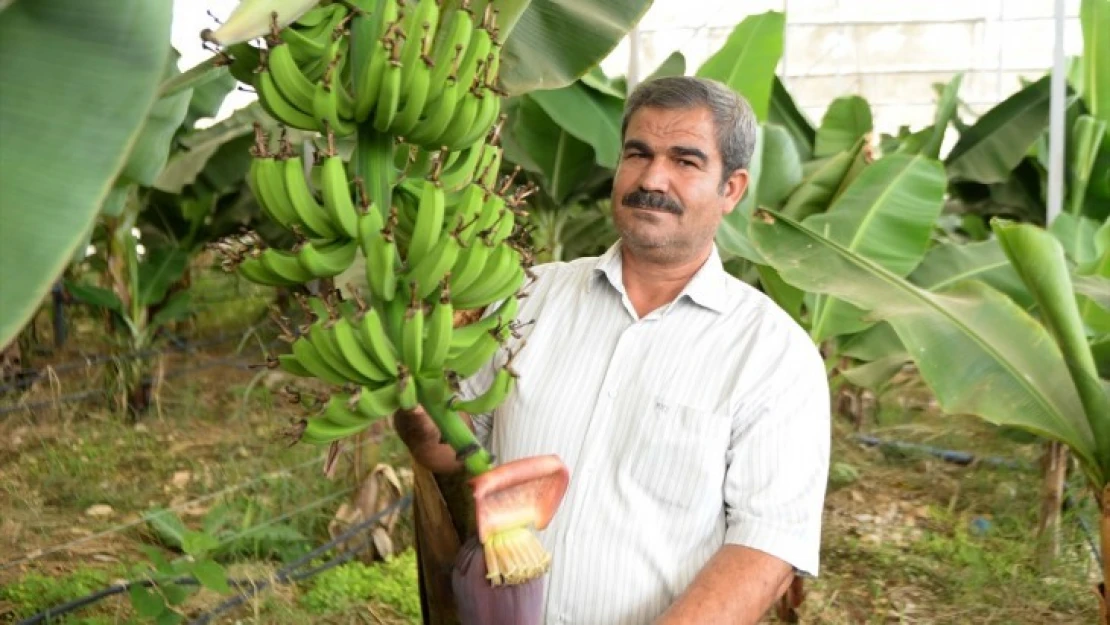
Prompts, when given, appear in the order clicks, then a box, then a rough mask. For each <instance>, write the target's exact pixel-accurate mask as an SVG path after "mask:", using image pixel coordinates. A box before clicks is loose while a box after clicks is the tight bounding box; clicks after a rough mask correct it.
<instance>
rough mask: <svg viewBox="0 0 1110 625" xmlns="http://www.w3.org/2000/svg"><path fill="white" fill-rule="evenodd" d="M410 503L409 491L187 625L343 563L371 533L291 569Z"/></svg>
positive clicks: (205, 620) (203, 622)
mask: <svg viewBox="0 0 1110 625" xmlns="http://www.w3.org/2000/svg"><path fill="white" fill-rule="evenodd" d="M411 503H412V495H411V494H410V495H405V496H404V497H402V498H401V499H398V500H397V501H395V502H393V503H392V504H390V505H389V507H387V508H386V509H384V510H382V511H381V512H379V513H378V514H376V515H374V516H373V517H371V518H370V519H368V520H366V521H363V522H361V523H358V524H357V525H354V526H352V527H351V528H349V529H348V530H347V531H345V532H343V533H342V534H340V535H339V536H337V537H335V538H334V539H332V540H331V541H329V542H328V543H325V544H323V545H321V546H319V547H317V548H316V549H314V550H312V551H310V552H309V553H307V554H305V555H303V556H301V557H300V558H298V559H297V560H296V561H295V562H292V563H290V564H288V565H286V566H284V567H282V568H280V569H278V571H277V573H275V574H274V576H273V578H272V579H268V580H264V581H262V582H261V583H259V584H258V585H257V586H252V587H251V588H250V590H249V591H248V592H246V593H243V594H239V595H236V596H234V597H232V598H230V599H228V600H227V601H224V602H223V603H221V604H220V605H218V606H216V607H214V608H212V609H211V610H209V611H208V612H205V613H204V614H201V615H200V616H198V617H196V618H195V619H193V620H191V621H189V625H207V623H210V622H211V621H212V619H214V618H216V617H217V616H219V615H220V614H223V613H224V612H227V611H228V610H231V609H234V608H236V607H238V606H240V605H242V604H244V603H246V602H247V601H248V600H250V599H251V598H253V597H254V596H255V595H257V594H258V593H259V592H261V591H263V590H266V589H267V588H269V587H270V584H271V583H273V581H276V582H277V583H279V584H283V585H284V584H289V583H291V582H297V581H300V580H303V579H308V578H309V577H312V576H314V575H318V574H320V573H323V572H324V571H326V570H328V569H331V568H335V567H337V566H339V565H340V564H343V563H345V562H347V561H348V560H350V559H351V558H353V557H355V555H356V554H358V553H359V552H361V551H362V550H364V549H366V548H367V547H369V546H370V545H371V544H372V543H373V537H372V536H371V537H368V538H365V539H364V540H363V541H362V542H360V543H358V544H357V545H356V546H354V547H352V548H350V549H347V550H345V551H343V552H341V553H340V554H339V555H337V556H335V557H334V558H332V559H331V560H328V561H327V562H325V563H323V564H321V565H319V566H316V567H313V568H311V569H307V570H304V571H299V572H294V570H295V569H296V568H298V567H299V566H301V565H303V564H305V563H307V562H309V561H310V560H312V558H315V557H316V556H318V555H320V554H321V553H324V552H325V551H327V550H328V549H331V548H332V547H334V546H335V545H337V544H339V543H341V542H343V541H344V540H347V539H348V538H350V537H351V536H354V535H355V534H357V533H358V532H360V531H362V530H364V529H366V528H368V527H370V525H372V524H373V523H374V522H376V521H377V520H378V519H380V518H381V517H383V516H385V515H386V514H388V513H389V512H391V511H392V510H393V509H394V508H396V509H404V508H408V506H409V504H411Z"/></svg>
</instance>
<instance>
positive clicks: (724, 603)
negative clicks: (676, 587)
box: [654, 545, 794, 625]
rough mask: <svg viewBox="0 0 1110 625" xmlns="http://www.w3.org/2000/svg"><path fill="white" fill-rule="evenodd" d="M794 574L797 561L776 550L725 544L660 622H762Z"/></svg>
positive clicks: (678, 624) (738, 624) (657, 624)
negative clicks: (780, 555)
mask: <svg viewBox="0 0 1110 625" xmlns="http://www.w3.org/2000/svg"><path fill="white" fill-rule="evenodd" d="M793 578H794V569H793V567H791V566H790V565H789V564H787V563H786V562H783V561H782V560H780V559H778V558H776V557H774V556H771V555H768V554H767V553H764V552H762V551H760V550H758V549H752V548H750V547H744V546H742V545H724V546H722V547H721V549H720V551H718V552H717V553H716V554H715V555H714V556H713V557H712V558H711V559H710V560H709V562H707V563H706V564H705V567H703V568H702V570H701V571H700V572H699V573H698V575H697V577H695V578H694V581H693V582H692V583H691V584H690V586H689V587H688V588H687V589H686V592H684V593H683V594H682V596H681V597H679V599H678V600H677V601H675V602H674V603H673V604H672V605H671V607H670V608H668V609H667V611H666V612H664V613H663V614H662V615H660V616H659V618H658V619H657V620H656V621H655V623H654V625H694V624H697V625H717V624H718V623H719V624H720V625H749V624H752V623H757V622H758V621H759V620H760V619H761V618H763V615H764V614H765V613H766V612H767V610H769V609H770V608H771V606H772V605H774V603H775V600H776V599H778V598H779V597H780V596H782V593H783V592H785V591H786V588H787V586H788V585H789V584H790V582H791V581H792V580H793Z"/></svg>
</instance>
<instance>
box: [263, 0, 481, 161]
mask: <svg viewBox="0 0 1110 625" xmlns="http://www.w3.org/2000/svg"><path fill="white" fill-rule="evenodd" d="M495 22H496V12H495V11H493V10H492V8H491V6H487V7H486V10H485V11H484V13H483V15H482V16H481V18H480V19H479V18H477V16H475V15H474V14H473V12H472V11H471V10H470V8H469V6H468V5H467V3H466V2H464V3H463V4H462V6H461V7H459V8H457V9H453V10H448V11H441V10H440V0H407V2H405V3H403V4H402V2H401V1H400V0H385V1H382V2H376V1H372V0H361V1H356V2H352V3H349V4H348V3H333V4H329V5H326V6H317V7H316V8H314V9H312V10H311V11H309V12H308V13H306V14H305V15H303V16H301V18H300V19H299V20H297V21H295V22H293V23H292V24H290V25H289V26H287V27H285V28H282V29H280V30H279V29H277V28H275V29H274V31H273V32H272V33H271V35H270V36H269V37H268V38H267V47H266V49H265V50H264V51H263V54H262V61H261V63H262V64H261V67H259V69H258V71H257V72H256V73H255V74H254V76H253V77H252V85H253V86H254V88H255V90H256V91H257V92H258V98H259V101H260V102H261V103H262V106H263V107H264V108H265V109H266V111H267V112H268V113H269V114H270V115H271V116H272V117H274V118H275V119H277V120H278V121H280V122H281V123H283V124H285V125H286V126H288V127H291V128H297V129H301V130H308V131H319V132H322V133H327V132H329V131H330V132H332V133H334V134H335V135H336V136H338V137H345V136H348V135H351V134H353V133H354V132H355V131H356V129H357V128H358V126H359V125H361V124H370V125H371V126H372V127H373V128H375V129H376V130H377V131H379V132H383V133H389V134H392V135H396V136H400V137H404V140H405V141H406V142H407V143H409V144H412V145H418V146H421V147H425V148H427V149H429V150H432V151H435V150H439V149H440V148H446V149H447V150H448V151H452V152H458V151H461V150H463V149H465V148H467V147H469V146H471V145H473V144H475V143H476V142H478V141H479V140H481V139H482V138H483V137H484V136H485V135H486V134H487V133H488V132H489V130H490V128H491V127H492V126H493V124H494V122H495V121H496V120H497V118H498V116H499V115H500V113H501V98H500V93H499V92H498V91H497V89H496V87H495V84H496V81H497V77H498V70H499V67H500V57H501V45H500V43H499V42H498V41H497V36H496V25H495ZM275 26H276V23H275Z"/></svg>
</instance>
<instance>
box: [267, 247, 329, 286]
mask: <svg viewBox="0 0 1110 625" xmlns="http://www.w3.org/2000/svg"><path fill="white" fill-rule="evenodd" d="M258 260H259V262H260V263H261V264H262V266H263V267H265V268H266V270H267V271H269V272H270V273H272V274H274V275H275V276H278V277H279V278H281V279H282V280H287V281H289V282H292V283H296V284H303V283H305V282H310V281H312V280H314V279H315V277H314V276H313V275H312V274H311V273H310V272H309V271H308V270H307V269H305V268H304V266H303V265H301V263H300V261H299V260H298V259H297V256H296V254H294V253H293V252H289V251H286V250H279V249H275V248H270V249H267V250H263V251H262V253H261V254H259V255H258Z"/></svg>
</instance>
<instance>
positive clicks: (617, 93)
mask: <svg viewBox="0 0 1110 625" xmlns="http://www.w3.org/2000/svg"><path fill="white" fill-rule="evenodd" d="M617 80H618V78H609V77H608V76H606V75H605V72H603V71H602V70H601V67H600V66H598V65H595V66H593V67H591V68H590V71H588V72H586V73H585V74H582V77H581V78H579V79H578V81H579V82H581V83H583V84H585V85H586V86H587V87H589V88H591V89H593V90H595V91H598V92H601V93H604V94H607V95H611V96H613V97H614V98H620V99H622V100H623V99H624V98H625V96H626V95H627V94H625V89H624V86H622V85H620V84H619V83H617Z"/></svg>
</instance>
